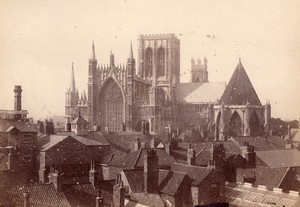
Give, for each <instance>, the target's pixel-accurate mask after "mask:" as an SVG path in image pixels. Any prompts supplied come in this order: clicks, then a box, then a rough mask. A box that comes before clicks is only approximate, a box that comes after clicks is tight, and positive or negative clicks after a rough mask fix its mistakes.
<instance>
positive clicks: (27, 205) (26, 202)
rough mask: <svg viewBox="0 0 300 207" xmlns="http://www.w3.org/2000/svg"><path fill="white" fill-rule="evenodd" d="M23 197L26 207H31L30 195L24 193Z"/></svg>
mask: <svg viewBox="0 0 300 207" xmlns="http://www.w3.org/2000/svg"><path fill="white" fill-rule="evenodd" d="M23 197H24V207H29V206H30V203H29V197H30V196H29V193H26V192H25V193H23Z"/></svg>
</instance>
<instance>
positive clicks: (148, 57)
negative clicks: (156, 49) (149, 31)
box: [145, 47, 153, 77]
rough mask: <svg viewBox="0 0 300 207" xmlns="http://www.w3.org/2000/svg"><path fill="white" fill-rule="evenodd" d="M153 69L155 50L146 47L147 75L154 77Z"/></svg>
mask: <svg viewBox="0 0 300 207" xmlns="http://www.w3.org/2000/svg"><path fill="white" fill-rule="evenodd" d="M152 69H153V52H152V50H151V48H150V47H148V48H147V49H146V62H145V77H152Z"/></svg>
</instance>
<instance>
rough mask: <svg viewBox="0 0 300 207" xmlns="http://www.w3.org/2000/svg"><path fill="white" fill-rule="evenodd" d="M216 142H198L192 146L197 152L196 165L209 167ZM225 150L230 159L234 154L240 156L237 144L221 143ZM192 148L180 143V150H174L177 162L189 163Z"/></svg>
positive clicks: (187, 144) (173, 153)
mask: <svg viewBox="0 0 300 207" xmlns="http://www.w3.org/2000/svg"><path fill="white" fill-rule="evenodd" d="M214 143H216V142H198V143H195V144H192V146H193V148H194V149H195V152H196V160H195V164H196V165H207V164H208V161H209V160H210V159H211V156H212V150H213V144H214ZM220 143H222V144H223V146H224V148H225V157H226V158H228V157H230V156H232V155H233V154H240V153H241V149H240V147H238V146H237V145H236V144H234V143H233V142H231V141H226V142H220ZM188 148H190V144H189V143H184V142H182V143H178V149H176V150H172V155H173V156H174V158H175V159H176V161H177V162H180V163H187V156H186V155H187V149H188Z"/></svg>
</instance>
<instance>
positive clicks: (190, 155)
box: [187, 144, 196, 165]
mask: <svg viewBox="0 0 300 207" xmlns="http://www.w3.org/2000/svg"><path fill="white" fill-rule="evenodd" d="M195 159H196V158H195V149H194V147H193V146H192V145H191V144H190V147H189V149H188V150H187V164H188V165H195Z"/></svg>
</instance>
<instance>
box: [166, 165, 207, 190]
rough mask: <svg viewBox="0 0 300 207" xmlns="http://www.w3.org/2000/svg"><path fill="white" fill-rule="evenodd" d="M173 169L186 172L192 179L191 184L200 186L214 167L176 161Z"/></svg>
mask: <svg viewBox="0 0 300 207" xmlns="http://www.w3.org/2000/svg"><path fill="white" fill-rule="evenodd" d="M171 171H173V172H174V171H177V172H183V173H186V174H187V175H188V176H189V178H190V179H191V180H192V183H191V184H192V185H193V186H199V185H200V184H201V183H202V181H203V180H204V179H205V178H206V177H207V176H208V175H209V174H210V173H211V172H212V171H213V169H209V168H206V167H200V166H194V165H185V164H180V163H174V164H173V165H172V167H171Z"/></svg>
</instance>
